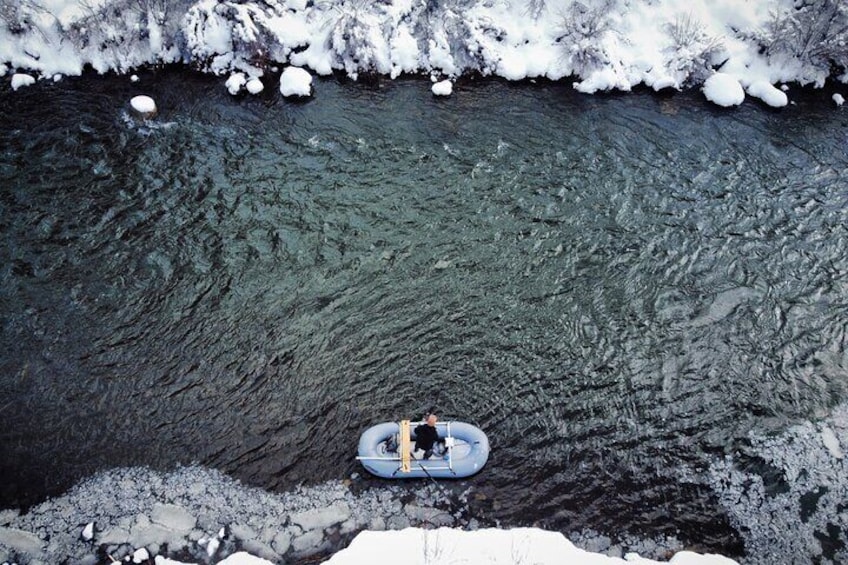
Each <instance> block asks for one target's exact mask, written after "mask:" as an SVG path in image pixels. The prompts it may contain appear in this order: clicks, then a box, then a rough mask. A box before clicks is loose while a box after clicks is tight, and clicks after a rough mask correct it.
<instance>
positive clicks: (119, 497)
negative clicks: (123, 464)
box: [0, 466, 682, 565]
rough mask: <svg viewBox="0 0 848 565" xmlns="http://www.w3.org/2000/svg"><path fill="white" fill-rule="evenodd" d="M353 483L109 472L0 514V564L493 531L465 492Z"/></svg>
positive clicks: (296, 548)
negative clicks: (282, 488) (278, 487)
mask: <svg viewBox="0 0 848 565" xmlns="http://www.w3.org/2000/svg"><path fill="white" fill-rule="evenodd" d="M359 483H360V479H359V477H358V476H357V475H353V476H352V478H351V479H347V480H344V481H333V482H329V483H324V484H321V485H317V486H311V487H301V488H299V489H296V490H294V491H291V492H287V493H282V494H273V493H269V492H267V491H264V490H262V489H258V488H251V487H246V486H244V485H242V484H241V483H239V482H238V481H236V480H234V479H231V478H230V477H228V476H226V475H224V474H222V473H220V472H218V471H215V470H212V469H208V468H204V467H197V466H193V467H185V468H180V469H177V470H176V471H173V472H170V473H161V472H157V471H153V470H150V469H147V468H124V469H114V470H110V471H107V472H104V473H101V474H98V475H96V476H94V477H92V478H90V479H88V480H86V481H84V482H82V483H80V484H79V485H77V486H76V487H74V488H73V489H71V490H70V491H69V492H68V493H66V494H65V495H63V496H61V497H57V498H54V499H51V500H48V501H45V502H43V503H41V504H39V505H37V506H34V507H32V508H31V509H29V511H28V512H26V513H20V512H19V511H17V510H4V511H0V563H10V564H11V563H16V564H18V565H48V564H49V565H56V564H71V563H73V564H79V565H101V564H110V563H113V561H112V560H116V561H123V562H127V563H137V564H139V563H141V564H154V563H156V564H157V565H162V564H165V563H169V564H170V563H174V561H171V560H176V562H179V563H183V562H190V563H196V564H212V563H221V562H222V560H226V559H227V558H228V557H230V556H233V555H235V554H237V553H239V552H247V553H249V554H251V555H254V556H257V557H259V558H261V559H263V560H267V561H270V562H272V563H297V562H302V561H310V562H311V561H314V560H315V559H322V558H325V557H328V556H329V555H331V554H333V553H335V552H336V551H339V550H341V549H343V548H344V547H346V546H347V545H348V544H349V543H350V541H351V540H352V539H353V538H354V537H355V535H356V534H357V533H359V532H361V531H363V530H370V531H382V530H403V529H406V528H410V527H416V528H425V529H436V528H440V527H450V528H460V529H464V530H476V529H478V528H480V527H485V526H489V525H491V524H484V523H481V522H480V521H479V520H478V519H477V518H475V517H470V516H469V512H468V509H467V507H464V504H465V501H466V500H467V497H468V496H469V495H470V494H471V491H472V488H470V487H469V488H467V489H466V490H465V491H463V492H461V493H460V494H458V495H456V500H446V496H445V491H444V490H443V489H441V488H440V487H439V486H438V485H436V484H431V483H422V484H416V485H415V488H408V486H404V485H381V486H380V487H379V488H370V487H362V486H361V484H359ZM577 543H578V545H582V546H585V547H586V548H587V549H588V548H591V549H594V550H595V551H601V552H605V553H607V554H608V555H611V556H621V555H622V554H623V553H625V552H627V551H635V552H639V553H640V554H641V555H644V556H654V557H663V556H667V555H669V552H671V553H673V552H674V551H676V550H679V549H681V548H682V544H680V543H679V542H678V541H677V540H673V539H665V538H664V539H663V540H647V541H639V540H632V543H629V544H628V546H627V547H626V548H623V547H622V546H621V545H616V544H613V543H611V541H610V540H609V538H607V537H605V536H603V535H601V534H595V533H592V532H589V533H585V535H583V534H581V535H580V536H579V541H577ZM228 563H229V561H228Z"/></svg>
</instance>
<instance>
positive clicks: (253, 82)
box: [246, 77, 265, 94]
mask: <svg viewBox="0 0 848 565" xmlns="http://www.w3.org/2000/svg"><path fill="white" fill-rule="evenodd" d="M246 87H247V91H248V92H249V93H251V94H259V93H260V92H262V91H263V90H265V85H264V84H262V81H261V80H259V79H258V78H256V77H253V78H251V79H250V80H248V81H247V85H246Z"/></svg>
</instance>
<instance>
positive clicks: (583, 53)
mask: <svg viewBox="0 0 848 565" xmlns="http://www.w3.org/2000/svg"><path fill="white" fill-rule="evenodd" d="M593 4H594V5H589V4H584V3H583V2H581V1H580V0H576V1H575V2H573V3H572V4H571V6H569V7H568V9H567V10H566V12H565V14H564V15H563V17H562V21H561V28H562V31H561V32H560V34H559V37H558V38H557V42H559V43H560V44H561V45H562V46H563V47H564V48H565V50H566V56H567V57H569V58H570V60H571V66H572V68H573V69H574V74H576V75H579V76H587V75H588V74H589V73H590V72H591V71H592V70H594V69H597V68H600V67H601V66H603V65H605V64H607V63H608V62H609V56H608V54H607V50H606V48H605V47H604V44H603V40H604V36H605V35H606V34H607V33H608V32H609V33H611V32H612V30H613V26H612V20H611V18H610V13H611V12H612V10H613V8H614V7H615V1H614V0H602V1H599V2H594V3H593Z"/></svg>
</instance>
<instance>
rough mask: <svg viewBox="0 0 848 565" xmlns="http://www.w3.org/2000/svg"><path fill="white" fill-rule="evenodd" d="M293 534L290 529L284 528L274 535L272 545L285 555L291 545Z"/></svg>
mask: <svg viewBox="0 0 848 565" xmlns="http://www.w3.org/2000/svg"><path fill="white" fill-rule="evenodd" d="M291 541H292V535H291V532H289V531H288V530H283V531H282V532H278V533H277V535H276V536H274V541H272V542H271V547H273V548H274V551H276V552H277V553H278V554H279V555H285V554H286V552H287V551H288V550H289V548H290V547H291Z"/></svg>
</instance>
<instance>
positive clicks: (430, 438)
mask: <svg viewBox="0 0 848 565" xmlns="http://www.w3.org/2000/svg"><path fill="white" fill-rule="evenodd" d="M438 440H439V432H437V431H436V427H435V426H429V425H427V424H421V425H419V426H417V427H416V428H415V449H423V450H424V451H431V450H432V449H433V444H435V443H436V442H437V441H438Z"/></svg>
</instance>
